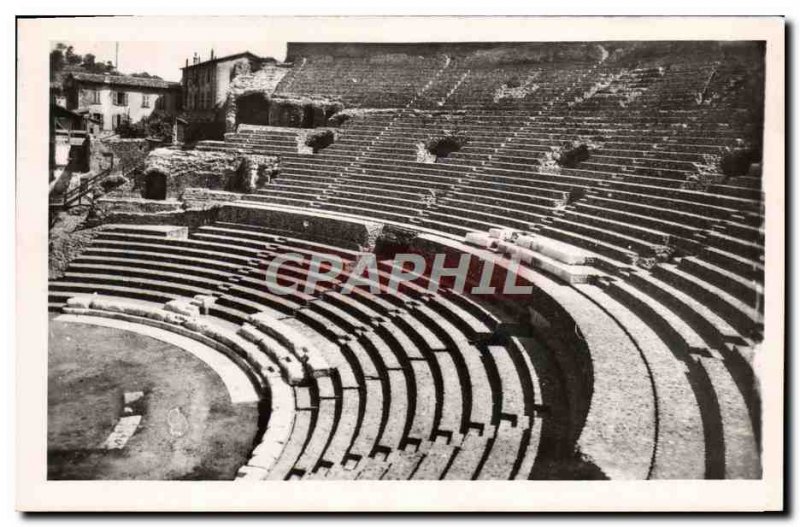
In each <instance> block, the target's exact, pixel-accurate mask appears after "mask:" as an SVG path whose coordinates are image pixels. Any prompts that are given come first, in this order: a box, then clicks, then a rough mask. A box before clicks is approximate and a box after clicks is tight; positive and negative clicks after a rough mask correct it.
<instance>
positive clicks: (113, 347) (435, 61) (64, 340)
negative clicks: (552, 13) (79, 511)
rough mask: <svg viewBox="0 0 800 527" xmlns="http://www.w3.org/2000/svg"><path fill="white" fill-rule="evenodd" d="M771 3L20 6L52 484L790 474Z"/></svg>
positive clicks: (756, 478)
mask: <svg viewBox="0 0 800 527" xmlns="http://www.w3.org/2000/svg"><path fill="white" fill-rule="evenodd" d="M180 20H182V22H181V24H175V26H176V28H177V29H176V32H178V33H179V32H180V31H191V30H192V29H193V28H194V27H195V26H194V25H193V24H194V20H193V19H192V18H188V17H187V18H186V19H185V20H184V19H180ZM249 20H252V21H253V22H254V23H255V22H256V21H257V20H256V17H253V18H252V19H247V20H246V21H245V22H247V21H249ZM747 21H748V20H747V19H741V20H739V21H737V23H738V22H741V25H742V28H743V30H742V32H741V34H739V33H736V34H730V35H729V36H726V35H725V33H724V31H725V29H724V26H723V29H722V30H720V29H719V28H716V29H714V27H711V26H710V29H709V31H708V33H707V34H702V33H697V32H695V33H692V34H690V35H686V34H682V33H680V32H678V31H677V30H676V31H675V32H674V37H672V38H670V33H669V30H667V29H665V30H664V31H658V30H654V31H653V36H652V37H650V36H644V37H639V38H632V37H630V36H628V35H630V34H632V33H631V31H629V30H627V29H625V28H624V27H623V28H622V30H621V31H620V32H619V35H617V34H615V33H613V28H614V27H616V26H613V25H611V26H609V29H608V32H607V34H605V36H601V34H600V33H592V32H591V31H587V32H586V34H585V35H586V36H585V37H580V36H579V35H578V36H577V38H576V34H575V33H571V34H570V36H569V37H568V38H562V39H559V38H557V37H554V35H556V34H557V33H554V32H551V33H548V34H547V36H546V38H541V37H538V36H537V35H538V34H539V33H537V31H534V30H530V31H522V30H520V31H516V32H508V33H506V32H504V31H502V30H496V31H495V32H494V33H489V32H488V31H476V33H475V34H476V35H477V37H475V38H472V39H471V38H469V37H468V35H469V32H466V31H465V32H462V33H455V34H453V33H448V32H447V31H446V28H447V27H450V26H448V25H447V24H446V23H445V22H446V21H445V20H441V21H440V20H437V19H435V18H431V19H428V20H425V21H422V22H424V23H426V24H428V26H430V27H436V25H437V24H439V23H441V24H442V26H441V27H442V31H441V33H439V34H438V35H439V36H438V37H437V33H436V32H430V31H424V32H423V31H422V29H420V30H419V32H416V33H406V34H405V36H404V35H403V33H402V32H399V33H398V32H394V33H390V32H389V31H388V30H387V32H386V33H380V32H379V29H380V24H381V21H380V20H379V19H369V18H367V19H349V20H344V19H339V20H329V19H324V18H319V19H317V18H308V19H292V20H291V23H289V24H288V25H287V26H286V27H287V28H288V29H286V31H284V32H273V31H269V30H266V29H265V30H264V31H263V38H258V33H257V32H254V31H250V32H245V31H244V30H243V32H242V36H240V37H239V38H234V37H232V36H231V32H235V31H236V27H237V26H236V24H239V23H241V21H238V22H236V23H235V24H234V22H233V21H231V26H230V28H229V29H230V31H227V32H223V31H221V32H220V33H219V34H215V33H213V32H207V33H206V35H207V36H206V37H205V39H203V38H202V37H198V36H197V34H196V33H197V32H195V36H194V38H191V39H182V38H180V37H179V36H173V35H170V33H169V32H162V35H163V39H162V40H156V39H153V38H152V36H153V34H154V31H150V32H147V33H145V34H143V36H141V37H136V36H135V35H134V36H133V37H131V35H132V33H131V32H130V31H128V32H121V33H120V36H118V37H117V38H108V36H109V34H110V33H111V32H110V31H105V32H98V33H97V34H94V33H93V32H92V31H91V30H80V28H81V27H83V26H86V27H88V28H91V27H96V26H98V25H102V23H103V22H102V21H99V20H89V19H72V20H70V19H67V18H63V19H51V20H49V21H42V20H36V19H32V20H20V21H18V24H19V25H20V27H21V29H24V26H26V25H29V26H31V29H35V28H36V26H37V24H41V27H40V29H42V31H40V33H39V34H38V36H37V38H38V39H39V40H40V41H41V42H40V43H39V44H38V45H37V46H36V49H37V50H39V52H38V54H37V55H22V56H21V58H20V61H21V62H20V64H21V67H20V70H19V71H18V82H19V83H24V82H25V80H26V79H25V77H24V75H25V74H26V72H27V71H28V70H27V69H26V68H25V67H23V66H24V65H25V64H26V62H25V61H28V62H27V64H30V62H34V63H35V64H34V65H33V66H31V68H32V69H36V68H37V67H38V69H39V70H41V73H40V74H39V76H40V77H42V78H44V77H46V78H44V79H43V80H44V82H45V83H46V86H47V87H46V91H47V99H46V100H45V98H44V97H43V95H44V91H45V90H44V89H37V90H35V92H34V91H31V92H28V94H27V95H26V96H25V98H24V100H23V101H21V102H24V103H25V105H26V106H25V108H28V107H31V106H35V112H36V115H38V116H40V119H39V120H37V121H36V122H37V123H38V122H42V119H43V118H45V117H46V119H47V130H45V128H44V126H41V127H37V128H36V135H35V136H34V137H33V140H34V141H35V144H36V145H37V147H36V148H37V152H36V153H37V155H38V156H39V157H43V150H42V149H43V145H44V134H45V133H48V134H49V135H48V146H49V150H48V157H47V160H46V166H47V171H48V178H47V180H48V187H47V189H46V191H44V190H42V189H43V188H44V187H43V185H44V183H43V182H44V179H43V178H44V176H43V174H41V175H39V176H37V177H38V179H41V180H42V181H41V182H40V183H37V185H38V186H37V188H36V197H35V200H36V204H35V206H33V205H32V207H33V208H32V209H31V211H27V212H26V213H27V214H31V215H33V212H35V214H36V216H40V217H38V219H37V220H36V221H38V222H39V223H40V224H42V225H43V227H42V229H40V231H37V232H39V233H40V234H41V237H42V243H44V244H46V261H47V269H46V279H45V278H44V276H40V277H39V276H37V279H38V280H39V281H38V282H37V286H36V287H37V288H38V289H39V290H40V294H39V295H38V296H36V297H30V298H28V299H27V300H28V301H29V302H28V304H33V305H29V306H28V307H26V308H25V309H26V311H28V312H30V313H34V314H35V316H36V317H37V318H36V321H37V322H36V323H37V325H36V326H33V325H32V326H30V327H31V328H32V331H31V333H37V334H38V335H36V336H35V338H37V339H39V340H37V342H41V343H42V345H43V347H42V348H41V349H34V348H28V349H26V354H28V353H30V354H35V355H37V356H39V359H37V360H40V361H41V362H40V363H37V364H44V368H45V370H41V369H39V370H32V369H31V370H26V372H27V373H29V374H30V376H31V377H33V376H34V374H36V375H35V376H36V377H37V380H36V382H37V383H39V384H40V385H41V387H42V389H43V390H44V392H43V393H46V397H44V396H43V397H42V398H41V403H42V404H43V405H46V407H34V406H30V407H27V408H31V411H33V410H35V411H36V412H37V415H39V416H40V421H41V424H42V425H43V429H42V430H41V434H43V435H42V436H41V437H37V438H36V442H37V443H36V444H37V445H44V448H45V449H46V454H45V452H42V453H41V455H40V457H41V458H42V463H43V471H44V472H46V474H43V478H44V482H43V483H42V484H44V485H47V484H55V483H57V484H69V482H77V481H80V482H92V481H94V482H98V481H101V480H102V481H103V482H137V484H139V483H141V484H142V485H144V483H142V482H162V483H163V482H177V481H181V482H187V481H188V482H195V483H199V482H223V481H226V482H229V483H228V485H230V486H229V487H228V486H226V487H222V488H223V489H228V490H226V491H225V492H230V493H235V492H236V488H237V487H236V486H237V485H241V486H242V488H249V489H257V488H259V487H258V486H259V485H261V486H265V485H271V486H270V487H269V488H270V489H276V488H281V487H280V485H284V488H289V487H285V486H286V485H290V484H297V483H298V482H300V483H303V484H305V483H306V482H319V481H334V482H339V483H336V484H335V485H336V486H337V488H342V489H345V488H346V487H344V486H343V485H345V484H351V483H353V484H355V483H357V482H364V481H366V482H372V484H373V486H372V488H373V489H375V488H376V487H375V485H378V487H377V489H380V485H383V484H384V482H392V481H394V482H397V481H412V482H444V481H448V482H449V481H456V482H462V483H463V484H464V485H465V486H460V487H457V488H458V489H463V491H464V492H467V493H469V492H470V490H469V489H471V488H475V489H477V488H480V487H477V485H480V484H481V482H482V481H486V480H493V481H494V480H505V481H513V485H518V487H516V488H519V489H525V488H527V487H525V485H529V484H531V485H533V484H535V485H538V486H537V487H535V488H537V489H548V488H551V487H552V486H553V485H555V484H556V482H558V483H563V482H572V483H577V482H580V483H585V484H587V485H589V484H592V485H594V484H597V485H601V484H612V483H613V482H621V481H624V482H628V483H631V482H644V481H645V480H658V481H661V482H662V483H664V484H668V483H669V482H671V481H678V480H680V481H684V482H687V484H688V483H690V482H691V481H696V482H698V484H701V483H705V482H708V483H716V484H718V485H723V484H727V483H730V485H731V488H732V489H733V488H740V489H746V488H755V487H746V486H742V487H735V486H736V485H748V484H758V483H763V482H768V481H772V482H773V483H774V482H776V481H777V482H778V484H779V483H780V478H781V475H780V464H781V463H782V461H781V459H780V456H781V451H780V449H772V448H771V447H772V446H774V445H776V444H780V438H781V436H782V434H783V429H782V426H783V424H782V419H781V416H780V414H781V410H780V407H779V406H777V407H776V406H774V405H775V404H776V403H780V402H781V401H782V399H783V394H782V384H781V383H780V382H779V381H780V379H781V377H782V373H781V372H782V368H783V363H782V357H783V329H782V328H783V291H782V289H783V273H784V269H783V256H782V254H783V244H784V243H785V242H784V240H783V235H782V230H781V229H783V214H784V211H783V207H784V202H783V200H784V195H783V184H784V182H783V179H784V173H783V158H782V157H783V154H782V148H783V141H784V138H783V124H782V122H783V110H782V108H783V91H782V90H783V87H782V79H783V67H784V66H783V62H782V61H783V59H782V56H783V55H782V53H783V40H782V39H783V26H782V22H780V19H777V20H776V19H768V18H764V19H760V20H752V22H753V25H754V27H756V28H757V29H754V30H753V31H750V32H749V33H748V31H747V30H746V29H748V27H749V26H747V24H746V22H747ZM46 22H52V23H54V24H55V26H54V27H56V28H57V29H58V30H53V31H52V32H48V30H47V24H46ZM116 22H121V23H125V24H127V25H128V26H131V27H142V28H145V27H146V26H151V25H156V26H158V25H159V24H165V21H164V20H163V19H156V20H155V21H149V20H148V17H128V18H127V20H120V19H118V18H117V17H110V18H109V19H108V23H109V24H112V23H116ZM151 22H152V24H151ZM345 22H352V23H353V27H355V28H356V29H354V30H352V31H350V30H347V31H346V30H343V29H337V31H336V32H334V31H333V30H332V29H331V30H330V31H327V32H326V29H325V28H327V27H333V25H335V24H339V25H340V26H341V25H342V24H344V23H345ZM389 22H390V21H388V20H387V22H386V23H387V25H391V24H389ZM394 22H397V24H395V25H397V26H398V27H413V25H414V24H413V21H412V20H395V21H394ZM422 22H421V23H422ZM451 22H453V21H451ZM484 22H486V23H487V24H488V23H489V21H488V20H486V21H483V20H480V19H477V20H473V21H471V24H473V25H474V26H475V27H480V26H481V24H483V23H484ZM523 22H524V21H520V22H519V24H520V25H522V24H523ZM584 22H587V21H584ZM591 22H592V23H594V24H600V21H599V20H594V21H591ZM668 22H669V20H665V21H664V23H665V24H667V23H668ZM673 22H674V21H673ZM711 22H712V20H709V23H711ZM73 23H74V28H72V29H70V28H71V24H73ZM203 23H204V22H203V19H198V24H199V25H198V26H197V27H200V28H201V27H207V26H203V25H202V24H203ZM205 23H206V24H208V22H207V21H206V22H205ZM213 23H214V24H216V25H217V26H219V27H221V28H223V27H225V26H226V23H227V22H226V19H225V18H224V17H223V18H219V19H217V20H215V21H214V22H213ZM263 23H264V24H267V23H268V24H271V25H270V26H269V27H272V26H277V25H279V24H280V23H281V20H280V19H278V18H274V19H269V18H268V17H267V19H265V21H264V22H263ZM540 23H542V24H549V26H552V27H557V25H558V24H565V23H566V22H564V21H556V20H547V21H543V22H540ZM87 24H88V25H87ZM166 24H169V22H166ZM759 24H763V25H764V27H766V30H764V31H767V30H768V32H770V33H769V34H770V35H771V36H770V37H765V36H763V35H764V34H766V33H764V31H762V30H761V29H758V28H761V27H762V26H761V25H759ZM303 25H304V26H305V27H303ZM450 25H453V24H450ZM733 26H735V24H733ZM265 27H266V26H265ZM301 27H302V30H301V29H298V28H301ZM336 27H337V28H338V27H339V26H336ZM343 27H344V26H343ZM347 27H350V26H347ZM392 27H393V26H392ZM487 27H489V25H487ZM626 27H627V26H626ZM653 27H656V26H655V25H654V26H653ZM676 27H679V26H676V25H673V26H669V25H666V26H665V28H676ZM696 27H702V26H701V25H687V26H686V31H692V30H693V29H691V28H696ZM736 27H738V26H736ZM65 28H66V29H65ZM293 28H294V29H293ZM316 28H319V30H318V31H317V30H316ZM358 28H363V31H361V30H358ZM151 29H153V28H152V27H151ZM143 30H144V29H143ZM198 31H200V30H198ZM348 31H350V32H348ZM759 31H761V33H759ZM595 34H597V35H598V37H597V38H595V37H594V36H593V35H595ZM637 34H638V33H637ZM370 35H373V36H372V37H370ZM376 35H379V36H376ZM526 35H527V38H525V36H526ZM759 35H761V36H759ZM126 36H127V38H126ZM24 37H25V33H24V32H21V33H20V38H24ZM223 37H227V38H223ZM390 37H391V38H390ZM581 38H585V40H581ZM145 39H146V40H145ZM776 39H777V40H776ZM41 51H45V52H46V55H44V56H40V55H41ZM776 53H778V55H777V56H776ZM48 60H49V62H48ZM775 68H778V70H776V69H775ZM778 79H780V81H778ZM39 80H42V79H39ZM770 82H778V83H779V84H780V85H779V86H778V87H777V90H776V89H774V88H771V87H770V86H772V85H771V84H770ZM34 93H35V95H34ZM776 95H777V97H778V98H777V99H776ZM770 105H772V106H770ZM775 109H777V112H778V113H777V114H776V113H775ZM25 111H26V110H25V109H23V108H22V107H20V108H19V109H18V112H23V113H18V118H19V116H21V115H23V114H24V112H25ZM770 112H772V113H770ZM776 116H777V119H778V120H779V121H780V123H776V122H775V120H774V119H775V118H776ZM769 119H773V121H771V126H770V122H769ZM20 120H23V121H24V119H20ZM18 124H19V123H18ZM30 133H31V134H32V132H30ZM30 144H33V143H30ZM24 146H25V143H24V141H23V140H21V141H20V143H18V152H19V153H18V155H22V154H21V152H22V150H21V149H22V148H24ZM776 152H777V153H776ZM40 166H43V165H42V163H39V164H38V165H37V167H40ZM28 176H30V174H28ZM26 177H27V176H26ZM27 179H32V178H30V177H27ZM19 184H21V183H19V182H18V185H19ZM22 190H23V189H22V188H20V194H18V200H21V199H23V196H22ZM43 192H46V193H47V195H46V196H45V195H44V194H43ZM33 196H34V193H33V191H31V192H29V194H28V195H27V197H26V198H25V199H27V200H33V199H34V197H33ZM25 203H33V202H32V201H25ZM45 203H46V204H47V212H44V207H45ZM45 214H46V225H44V223H45V220H44V215H45ZM18 225H19V224H18ZM772 225H774V226H772ZM768 226H769V228H768ZM18 243H19V242H18ZM770 244H772V245H770ZM776 255H777V257H776ZM37 258H39V259H40V260H43V256H38V257H37ZM37 265H38V266H39V267H37V269H41V268H42V266H43V262H41V265H39V264H37ZM18 272H19V273H23V272H24V270H23V269H18ZM30 272H31V273H33V271H30ZM37 272H38V271H37ZM45 296H46V305H45V301H44V298H45ZM33 298H36V299H42V301H41V302H37V303H34V302H33ZM18 313H19V310H18ZM45 317H46V318H45ZM31 320H32V319H31ZM39 321H41V322H42V325H41V326H39V325H38V322H39ZM31 323H32V322H31ZM33 328H35V329H33ZM20 337H21V336H20ZM30 337H31V338H33V337H34V336H33V335H30ZM20 349H21V348H20ZM18 353H21V352H20V351H18ZM37 372H41V373H37ZM18 375H19V374H18ZM25 378H26V379H27V378H29V377H27V376H26V377H25ZM18 382H19V378H18ZM775 412H777V414H776V413H775ZM768 416H771V417H769V418H768ZM770 419H771V420H770ZM776 441H777V443H776ZM769 456H772V458H769ZM776 463H777V465H776ZM776 466H777V467H778V472H777V473H775V472H774V471H772V472H770V471H771V470H772V469H774V467H776ZM770 467H772V468H770ZM377 481H380V484H378V483H375V482H377ZM648 483H650V482H648ZM388 484H389V483H387V485H388ZM332 485H334V484H332ZM471 485H476V487H471ZM54 488H55V487H54ZM91 488H94V487H91ZM136 488H138V487H136ZM176 488H177V485H176ZM215 488H218V487H215ZM265 488H266V487H265ZM292 488H295V489H303V488H304V487H302V486H300V487H292ZM309 488H328V487H309ZM359 488H361V489H369V488H370V487H359ZM387 488H388V487H387ZM405 488H411V489H413V487H405ZM427 488H429V487H419V490H417V492H422V493H425V492H428V491H426V490H423V489H427ZM431 488H432V487H431ZM503 488H515V487H513V486H509V487H503ZM553 488H555V487H553ZM606 488H609V487H606ZM698 488H702V487H698ZM714 488H715V489H718V490H721V489H724V488H725V487H722V486H720V487H714ZM759 488H760V487H759ZM643 490H644V492H645V493H648V492H649V491H647V487H643ZM248 492H250V491H248ZM295 492H296V491H295ZM300 492H301V493H302V492H303V491H302V490H301V491H300ZM520 492H523V491H522V490H520ZM531 492H532V491H531ZM536 492H542V491H541V490H537V491H536ZM606 492H607V491H606ZM620 499H621V498H620ZM720 499H724V497H723V498H720ZM248 503H250V502H248ZM715 503H716V502H715ZM248 506H249V505H248ZM728 506H730V507H732V508H735V507H736V503H729V504H728ZM256 507H257V505H256ZM521 507H523V508H535V504H528V505H525V504H522V505H521ZM265 508H266V507H265ZM619 509H620V510H622V509H624V503H623V502H622V501H620V502H619Z"/></svg>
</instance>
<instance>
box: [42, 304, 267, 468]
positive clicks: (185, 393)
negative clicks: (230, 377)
mask: <svg viewBox="0 0 800 527" xmlns="http://www.w3.org/2000/svg"><path fill="white" fill-rule="evenodd" d="M49 342H50V345H49V370H48V429H47V447H48V479H116V480H120V479H169V480H176V479H178V480H180V479H194V480H197V479H201V480H215V479H233V477H234V476H235V474H236V470H237V469H238V468H239V466H241V465H242V464H244V463H245V462H246V460H247V456H248V454H249V452H250V449H251V448H252V443H253V440H254V437H255V435H256V433H257V427H258V408H257V404H256V403H254V402H239V403H237V404H234V403H232V402H231V397H230V394H229V392H228V388H227V387H226V385H225V384H224V383H223V382H222V380H221V379H220V377H219V376H218V375H217V374H216V373H215V371H214V370H212V369H211V368H210V367H209V366H208V365H207V364H206V363H204V362H203V361H202V360H200V359H198V358H197V357H196V356H194V355H192V354H191V353H188V352H187V351H185V350H183V349H181V348H178V347H176V346H174V345H171V344H168V343H166V342H163V341H161V340H157V339H155V338H151V337H147V336H144V335H140V334H137V333H133V332H129V331H124V330H121V329H117V328H110V327H101V326H95V325H90V324H83V323H75V322H67V321H63V320H57V319H56V317H54V316H53V315H51V318H50V328H49Z"/></svg>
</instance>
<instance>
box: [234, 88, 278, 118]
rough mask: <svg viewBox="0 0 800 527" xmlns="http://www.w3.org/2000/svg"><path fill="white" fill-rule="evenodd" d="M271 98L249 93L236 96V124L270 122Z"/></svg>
mask: <svg viewBox="0 0 800 527" xmlns="http://www.w3.org/2000/svg"><path fill="white" fill-rule="evenodd" d="M269 105H270V103H269V98H268V97H267V96H265V95H264V94H263V93H249V94H246V95H241V96H239V97H237V98H236V124H258V125H268V124H269Z"/></svg>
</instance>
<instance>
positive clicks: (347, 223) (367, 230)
mask: <svg viewBox="0 0 800 527" xmlns="http://www.w3.org/2000/svg"><path fill="white" fill-rule="evenodd" d="M218 220H219V221H228V222H233V223H246V224H249V225H263V226H265V227H269V228H270V229H274V230H276V231H279V232H284V233H286V234H287V235H293V236H298V237H302V238H304V239H308V240H315V241H319V242H323V243H330V244H334V245H342V246H344V247H348V248H351V249H355V250H365V249H369V248H371V247H372V246H373V245H374V244H375V240H376V239H377V237H378V235H379V234H380V231H381V230H382V228H383V224H382V223H378V222H373V221H361V220H354V219H346V218H333V217H330V216H322V215H318V214H315V213H313V212H305V211H285V210H271V209H265V208H255V207H244V206H236V205H225V206H223V207H222V208H221V209H220V212H219V216H218Z"/></svg>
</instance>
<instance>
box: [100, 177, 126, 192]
mask: <svg viewBox="0 0 800 527" xmlns="http://www.w3.org/2000/svg"><path fill="white" fill-rule="evenodd" d="M127 182H128V180H127V178H125V177H124V176H122V175H121V174H113V175H111V176H108V177H107V178H103V180H102V181H101V182H100V188H101V189H103V192H104V193H108V192H111V191H112V190H114V189H115V188H119V187H121V186H122V185H124V184H126V183H127Z"/></svg>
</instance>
